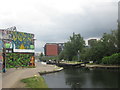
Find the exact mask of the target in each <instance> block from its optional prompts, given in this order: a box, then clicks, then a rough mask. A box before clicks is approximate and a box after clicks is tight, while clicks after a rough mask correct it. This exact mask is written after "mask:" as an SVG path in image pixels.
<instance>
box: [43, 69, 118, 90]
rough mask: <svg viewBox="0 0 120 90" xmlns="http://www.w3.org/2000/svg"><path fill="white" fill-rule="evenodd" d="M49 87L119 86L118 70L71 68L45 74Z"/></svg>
mask: <svg viewBox="0 0 120 90" xmlns="http://www.w3.org/2000/svg"><path fill="white" fill-rule="evenodd" d="M43 77H44V79H45V81H46V83H47V85H48V87H49V88H118V87H119V86H120V85H119V84H120V82H119V81H120V78H119V77H120V72H118V71H117V70H114V71H113V70H103V69H89V68H69V69H64V70H63V71H60V72H56V73H51V74H46V75H43Z"/></svg>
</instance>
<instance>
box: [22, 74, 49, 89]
mask: <svg viewBox="0 0 120 90" xmlns="http://www.w3.org/2000/svg"><path fill="white" fill-rule="evenodd" d="M21 82H23V83H25V84H26V86H25V87H27V88H48V87H47V85H46V83H45V81H44V78H43V77H41V76H36V77H31V78H26V79H22V80H21Z"/></svg>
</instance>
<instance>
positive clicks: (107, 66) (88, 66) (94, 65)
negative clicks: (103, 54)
mask: <svg viewBox="0 0 120 90" xmlns="http://www.w3.org/2000/svg"><path fill="white" fill-rule="evenodd" d="M85 67H87V68H98V69H118V70H120V66H119V65H100V64H92V65H91V64H86V66H85Z"/></svg>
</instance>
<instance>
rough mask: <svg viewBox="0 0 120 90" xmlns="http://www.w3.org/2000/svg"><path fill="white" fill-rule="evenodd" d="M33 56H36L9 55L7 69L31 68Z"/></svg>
mask: <svg viewBox="0 0 120 90" xmlns="http://www.w3.org/2000/svg"><path fill="white" fill-rule="evenodd" d="M32 56H34V54H20V53H7V54H6V68H17V67H26V66H29V64H30V60H31V57H32Z"/></svg>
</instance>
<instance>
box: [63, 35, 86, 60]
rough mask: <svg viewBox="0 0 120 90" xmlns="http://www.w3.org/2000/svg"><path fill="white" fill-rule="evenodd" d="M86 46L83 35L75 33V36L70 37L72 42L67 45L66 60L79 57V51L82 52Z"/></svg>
mask: <svg viewBox="0 0 120 90" xmlns="http://www.w3.org/2000/svg"><path fill="white" fill-rule="evenodd" d="M84 46H85V41H84V40H83V38H82V37H81V35H80V34H75V33H73V36H70V40H69V41H68V42H66V43H65V46H64V51H63V52H64V59H67V60H73V57H74V56H77V54H78V50H79V51H80V52H81V51H82V49H83V47H84Z"/></svg>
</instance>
